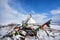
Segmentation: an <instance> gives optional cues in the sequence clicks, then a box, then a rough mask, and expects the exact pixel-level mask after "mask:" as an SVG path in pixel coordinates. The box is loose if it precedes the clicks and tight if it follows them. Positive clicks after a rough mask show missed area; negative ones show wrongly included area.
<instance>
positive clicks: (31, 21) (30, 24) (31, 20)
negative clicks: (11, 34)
mask: <svg viewBox="0 0 60 40" xmlns="http://www.w3.org/2000/svg"><path fill="white" fill-rule="evenodd" d="M27 23H28V26H27V27H31V28H34V29H36V28H38V27H37V26H34V25H33V24H36V21H35V20H34V19H33V18H32V16H31V14H30V17H29V20H28V22H27Z"/></svg>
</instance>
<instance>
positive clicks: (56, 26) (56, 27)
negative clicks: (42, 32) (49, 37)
mask: <svg viewBox="0 0 60 40" xmlns="http://www.w3.org/2000/svg"><path fill="white" fill-rule="evenodd" d="M50 26H51V28H53V29H57V30H60V25H50Z"/></svg>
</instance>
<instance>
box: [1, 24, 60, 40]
mask: <svg viewBox="0 0 60 40" xmlns="http://www.w3.org/2000/svg"><path fill="white" fill-rule="evenodd" d="M51 28H53V29H56V30H57V31H58V30H60V25H51ZM10 29H11V27H10V26H8V27H4V28H1V29H0V38H1V36H3V35H5V34H7V33H8V31H11V30H10ZM41 34H42V33H41ZM49 34H50V36H49V37H47V36H45V38H47V40H60V31H58V32H56V33H54V32H50V33H49ZM28 39H29V40H38V38H36V39H35V37H27V38H26V40H28ZM42 40H45V39H42Z"/></svg>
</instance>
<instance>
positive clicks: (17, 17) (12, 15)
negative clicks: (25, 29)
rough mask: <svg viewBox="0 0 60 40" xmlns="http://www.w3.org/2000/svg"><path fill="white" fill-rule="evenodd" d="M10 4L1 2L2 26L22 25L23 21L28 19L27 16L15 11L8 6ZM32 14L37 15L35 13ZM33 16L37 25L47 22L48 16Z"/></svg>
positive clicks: (3, 0) (4, 1) (0, 20)
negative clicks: (9, 24) (10, 24)
mask: <svg viewBox="0 0 60 40" xmlns="http://www.w3.org/2000/svg"><path fill="white" fill-rule="evenodd" d="M8 2H9V0H0V24H8V23H21V21H22V20H24V19H26V18H27V16H28V15H27V14H26V15H25V14H23V13H20V12H18V11H17V10H14V9H13V8H11V7H10V6H9V5H8ZM23 11H24V10H23ZM32 12H33V13H35V12H34V11H32ZM32 16H33V18H34V19H35V20H36V21H37V23H43V22H45V21H46V20H47V19H45V18H47V16H46V15H43V14H33V15H32ZM44 19H45V20H44Z"/></svg>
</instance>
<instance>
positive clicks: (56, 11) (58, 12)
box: [50, 9, 60, 14]
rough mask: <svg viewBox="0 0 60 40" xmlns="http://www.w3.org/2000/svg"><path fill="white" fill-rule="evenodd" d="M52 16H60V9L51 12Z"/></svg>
mask: <svg viewBox="0 0 60 40" xmlns="http://www.w3.org/2000/svg"><path fill="white" fill-rule="evenodd" d="M50 12H51V13H52V14H60V9H56V10H52V11H50Z"/></svg>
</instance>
